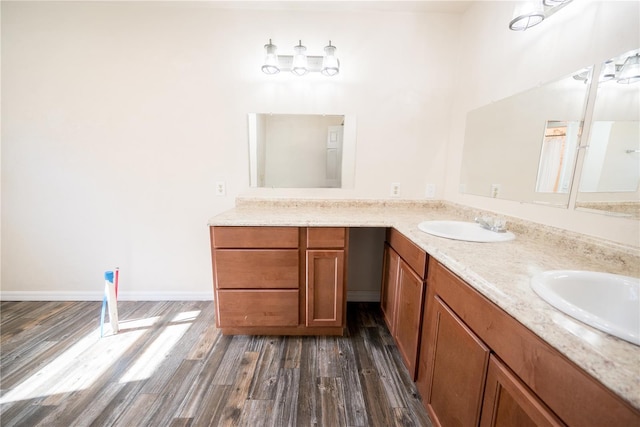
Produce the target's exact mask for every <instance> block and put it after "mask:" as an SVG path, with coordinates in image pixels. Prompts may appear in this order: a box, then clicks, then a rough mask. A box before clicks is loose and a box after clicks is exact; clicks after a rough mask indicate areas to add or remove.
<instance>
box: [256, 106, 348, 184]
mask: <svg viewBox="0 0 640 427" xmlns="http://www.w3.org/2000/svg"><path fill="white" fill-rule="evenodd" d="M248 119H249V123H248V124H249V153H250V181H251V186H252V187H272V188H344V187H346V186H348V185H349V183H350V182H351V181H352V170H353V156H352V155H351V153H352V151H353V146H354V144H355V142H354V137H353V136H354V135H353V132H352V126H350V125H349V124H347V120H346V116H344V115H322V114H256V113H250V114H249V116H248ZM345 129H346V132H345Z"/></svg>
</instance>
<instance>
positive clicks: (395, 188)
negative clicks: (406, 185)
mask: <svg viewBox="0 0 640 427" xmlns="http://www.w3.org/2000/svg"><path fill="white" fill-rule="evenodd" d="M391 197H400V183H399V182H392V183H391Z"/></svg>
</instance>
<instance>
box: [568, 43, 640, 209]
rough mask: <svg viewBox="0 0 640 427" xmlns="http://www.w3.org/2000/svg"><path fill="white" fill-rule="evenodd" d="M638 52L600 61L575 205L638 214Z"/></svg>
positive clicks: (639, 83)
mask: <svg viewBox="0 0 640 427" xmlns="http://www.w3.org/2000/svg"><path fill="white" fill-rule="evenodd" d="M639 53H640V50H633V51H630V52H625V53H624V54H622V55H618V56H616V57H613V58H611V59H609V60H608V61H606V62H605V63H604V64H602V67H601V71H600V76H599V79H598V87H597V93H596V101H595V104H594V108H593V118H592V120H591V128H590V131H589V141H588V148H587V150H586V153H585V157H584V162H583V164H582V174H581V177H580V186H579V192H578V195H577V199H576V209H590V210H594V211H597V212H604V213H607V214H611V215H619V216H623V217H630V218H634V219H640V191H639V188H638V185H639V182H640V122H639V121H638V120H639V118H640V64H638V54H639ZM627 66H633V67H635V71H630V70H625V69H624V68H623V67H627ZM625 72H632V77H631V78H630V79H629V78H627V77H625V75H624V73H625ZM633 75H635V76H636V77H635V78H634V77H633Z"/></svg>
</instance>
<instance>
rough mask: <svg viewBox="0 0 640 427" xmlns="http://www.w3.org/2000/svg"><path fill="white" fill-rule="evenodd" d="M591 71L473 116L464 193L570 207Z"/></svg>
mask: <svg viewBox="0 0 640 427" xmlns="http://www.w3.org/2000/svg"><path fill="white" fill-rule="evenodd" d="M590 72H591V68H587V69H583V70H579V71H577V72H575V73H572V74H571V75H569V76H567V77H564V78H561V79H558V80H556V81H553V82H549V83H546V84H543V85H541V86H539V87H536V88H533V89H530V90H528V91H526V92H523V93H520V94H517V95H514V96H511V97H509V98H505V99H503V100H500V101H497V102H494V103H492V104H489V105H486V106H483V107H480V108H478V109H476V110H473V111H471V112H469V114H468V115H467V122H466V130H465V140H464V147H463V153H462V168H461V177H460V191H461V192H463V193H467V194H474V195H478V196H486V197H494V198H500V199H507V200H513V201H520V202H534V203H544V204H550V205H554V206H562V207H567V206H568V204H569V189H570V186H571V179H572V177H573V173H574V166H575V152H576V151H575V147H577V146H578V145H579V141H580V135H581V126H582V123H583V121H584V112H585V106H586V101H587V94H588V84H586V82H588V80H589V76H590ZM574 75H578V76H581V78H579V79H577V78H574ZM556 131H557V132H563V134H564V136H559V135H560V134H557V135H555V136H554V135H553V134H554V132H556ZM547 135H548V136H547ZM539 175H540V178H538V176H539Z"/></svg>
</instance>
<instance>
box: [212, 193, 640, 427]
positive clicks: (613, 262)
mask: <svg viewBox="0 0 640 427" xmlns="http://www.w3.org/2000/svg"><path fill="white" fill-rule="evenodd" d="M327 203H328V204H323V203H319V204H318V205H314V204H313V203H302V204H300V203H299V202H297V203H294V204H287V203H285V202H282V203H269V204H260V203H257V204H251V203H249V204H243V203H242V202H241V203H240V204H239V205H238V206H237V207H236V209H234V210H232V211H229V212H226V213H223V214H221V215H219V216H216V217H214V218H212V219H211V220H210V221H209V225H210V226H211V227H210V229H211V243H212V259H213V270H214V291H215V300H216V309H217V316H216V319H217V320H216V321H217V322H218V326H219V327H220V328H221V329H222V332H223V333H225V334H227V333H232V334H243V333H248V334H300V335H303V334H341V333H342V332H343V328H344V319H345V307H346V297H345V295H346V287H347V284H346V275H345V270H346V267H345V266H346V262H345V260H346V259H347V257H348V252H349V246H348V228H349V227H384V228H385V229H386V230H387V235H386V241H385V243H384V245H385V248H384V267H383V274H382V276H383V277H382V278H381V295H380V301H381V309H382V311H383V315H384V318H385V322H386V323H387V326H388V327H389V331H390V332H391V334H392V336H393V338H394V340H395V343H396V345H397V347H398V349H399V350H400V354H401V355H402V358H403V361H404V363H405V365H406V367H407V369H408V371H409V373H410V375H411V376H412V377H413V378H414V379H415V380H416V384H417V387H418V390H419V391H420V394H421V397H422V400H423V403H424V405H425V407H426V408H427V410H428V412H429V414H430V416H431V418H432V420H433V421H434V423H435V424H436V425H445V426H446V425H480V426H500V425H504V426H512V425H576V426H589V425H592V426H599V425H639V424H640V376H639V375H638V365H637V363H638V360H640V347H638V346H634V345H633V344H630V343H627V342H625V341H622V340H620V339H617V338H615V337H612V336H609V335H607V334H605V333H602V332H600V331H597V330H595V329H593V328H590V327H589V326H586V325H583V324H581V323H580V322H578V321H575V320H573V319H571V318H569V317H568V316H566V315H564V314H562V313H560V312H559V311H557V310H555V309H554V308H552V307H550V306H548V305H547V304H546V303H545V302H544V301H542V300H541V299H540V298H538V297H537V296H536V295H535V294H534V293H533V291H532V290H531V289H530V286H529V279H530V277H531V276H532V275H533V274H535V272H537V271H540V270H547V269H554V268H560V267H562V268H573V269H591V270H605V269H608V270H609V271H610V272H614V273H619V274H627V275H634V274H637V272H636V271H635V269H637V267H635V266H637V265H638V264H637V261H638V259H637V251H633V250H630V251H628V252H625V249H624V248H620V247H619V246H616V245H611V246H607V244H606V243H602V245H600V246H598V245H596V246H594V243H593V242H592V241H591V240H589V241H582V242H581V241H580V240H579V238H577V237H576V236H568V235H567V234H566V233H564V232H562V231H559V230H551V229H548V228H545V227H542V226H541V228H535V227H534V228H531V227H529V226H527V225H526V224H518V223H517V222H516V223H512V224H511V226H510V229H511V231H513V232H514V233H515V234H516V236H517V237H516V240H514V241H511V242H501V243H490V244H485V243H472V242H461V241H452V240H448V239H442V238H438V237H434V236H430V235H427V234H425V233H422V232H421V231H419V230H418V228H417V225H418V223H420V222H421V221H423V220H425V219H452V218H453V219H462V220H468V219H469V218H472V217H473V214H474V212H468V211H466V210H465V209H464V208H460V207H456V206H453V205H444V204H442V203H439V202H433V203H416V204H415V205H410V204H402V203H399V204H393V203H385V202H383V203H375V202H370V203H364V202H354V203H351V204H350V203H349V202H346V201H345V202H343V203H342V204H341V203H337V202H327ZM558 233H559V234H558ZM570 237H571V238H573V237H576V239H577V240H572V241H571V243H570V245H571V246H570V247H571V250H569V249H568V247H565V248H563V247H562V246H561V245H562V243H561V242H565V243H564V244H567V243H566V242H567V241H568V240H567V239H568V238H570ZM589 254H593V255H595V256H588V255H589Z"/></svg>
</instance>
